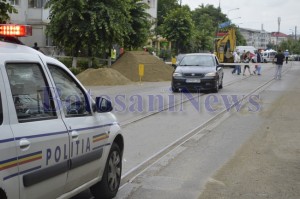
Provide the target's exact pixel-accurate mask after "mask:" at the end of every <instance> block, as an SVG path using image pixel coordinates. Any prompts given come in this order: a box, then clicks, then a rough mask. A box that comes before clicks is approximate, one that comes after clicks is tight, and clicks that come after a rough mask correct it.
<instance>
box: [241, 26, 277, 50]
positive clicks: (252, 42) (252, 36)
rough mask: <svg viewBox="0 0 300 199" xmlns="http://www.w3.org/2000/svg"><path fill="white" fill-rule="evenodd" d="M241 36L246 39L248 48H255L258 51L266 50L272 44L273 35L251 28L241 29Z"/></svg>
mask: <svg viewBox="0 0 300 199" xmlns="http://www.w3.org/2000/svg"><path fill="white" fill-rule="evenodd" d="M239 30H240V32H241V34H242V35H243V37H244V38H245V39H246V42H247V46H254V47H255V48H256V49H266V48H267V45H268V44H269V43H270V42H271V33H269V32H267V31H265V30H264V29H263V27H262V29H261V30H255V29H250V28H239Z"/></svg>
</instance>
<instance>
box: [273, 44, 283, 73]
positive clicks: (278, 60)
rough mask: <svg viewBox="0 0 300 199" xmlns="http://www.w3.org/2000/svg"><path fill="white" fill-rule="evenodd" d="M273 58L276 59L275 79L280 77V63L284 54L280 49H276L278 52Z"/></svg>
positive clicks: (281, 63)
mask: <svg viewBox="0 0 300 199" xmlns="http://www.w3.org/2000/svg"><path fill="white" fill-rule="evenodd" d="M274 59H276V70H275V79H281V71H282V65H283V62H284V59H285V56H284V54H283V53H282V51H281V50H280V49H279V50H278V54H276V55H275V57H274ZM274 59H273V63H274Z"/></svg>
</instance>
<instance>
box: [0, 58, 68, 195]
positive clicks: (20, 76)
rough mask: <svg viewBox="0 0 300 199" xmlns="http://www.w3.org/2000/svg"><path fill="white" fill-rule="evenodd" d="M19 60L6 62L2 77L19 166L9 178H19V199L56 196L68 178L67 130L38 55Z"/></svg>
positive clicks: (60, 192)
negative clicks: (3, 76)
mask: <svg viewBox="0 0 300 199" xmlns="http://www.w3.org/2000/svg"><path fill="white" fill-rule="evenodd" d="M7 56H9V55H7ZM10 58H11V60H15V58H14V57H10ZM1 59H4V56H3V57H1ZM7 59H9V57H7ZM18 59H20V61H9V60H7V61H6V63H5V69H6V74H7V75H6V77H5V78H4V82H7V84H5V87H6V90H8V91H9V92H8V93H7V95H8V96H7V98H9V101H8V107H9V113H10V114H9V115H10V121H11V123H10V124H11V129H12V131H13V133H14V136H15V145H16V151H17V154H18V160H17V162H18V165H19V171H18V172H16V173H12V176H11V178H19V182H20V198H27V199H28V198H30V199H33V198H38V199H40V198H43V199H46V198H51V199H52V198H56V197H57V196H59V195H61V194H62V193H63V190H64V185H65V183H66V179H67V169H68V165H69V160H68V158H69V135H68V131H67V129H66V127H65V125H64V123H63V121H62V119H61V115H60V112H59V111H58V110H57V104H55V101H54V100H53V97H52V96H53V94H52V93H51V89H50V87H51V85H50V84H49V76H47V75H46V73H45V72H44V71H45V70H44V67H43V64H42V62H41V61H40V59H39V57H38V56H37V55H30V54H24V55H23V54H18ZM13 174H14V176H13ZM14 186H15V185H14ZM15 190H16V191H17V189H15Z"/></svg>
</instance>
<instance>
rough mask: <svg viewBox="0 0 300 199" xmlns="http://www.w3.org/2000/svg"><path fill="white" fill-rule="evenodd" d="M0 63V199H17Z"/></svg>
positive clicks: (11, 134)
mask: <svg viewBox="0 0 300 199" xmlns="http://www.w3.org/2000/svg"><path fill="white" fill-rule="evenodd" d="M2 67H3V65H2V64H1V63H0V151H1V153H0V197H1V194H3V193H5V194H6V196H7V198H19V191H18V190H19V178H18V177H16V174H18V165H17V164H16V163H17V152H16V145H15V143H14V136H13V133H12V132H11V129H10V126H9V118H8V115H9V114H8V109H7V99H6V92H5V89H4V82H3V78H2V73H1V68H2Z"/></svg>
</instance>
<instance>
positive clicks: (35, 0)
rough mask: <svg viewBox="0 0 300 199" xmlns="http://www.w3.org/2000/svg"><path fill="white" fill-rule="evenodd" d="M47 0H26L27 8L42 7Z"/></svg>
mask: <svg viewBox="0 0 300 199" xmlns="http://www.w3.org/2000/svg"><path fill="white" fill-rule="evenodd" d="M46 1H47V0H28V8H43V7H44V5H45V3H46Z"/></svg>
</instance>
